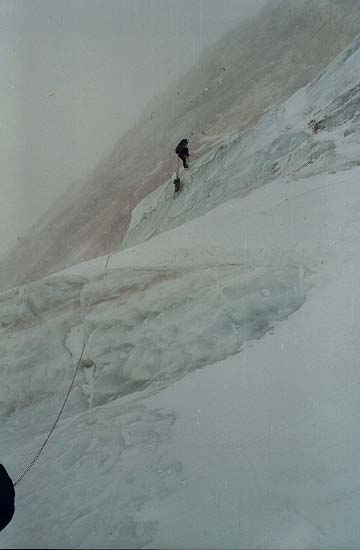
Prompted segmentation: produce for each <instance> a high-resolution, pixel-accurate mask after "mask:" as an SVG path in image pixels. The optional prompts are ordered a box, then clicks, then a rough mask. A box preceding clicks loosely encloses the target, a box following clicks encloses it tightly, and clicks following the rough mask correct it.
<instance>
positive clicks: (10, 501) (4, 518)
mask: <svg viewBox="0 0 360 550" xmlns="http://www.w3.org/2000/svg"><path fill="white" fill-rule="evenodd" d="M14 512H15V489H14V485H13V482H12V481H11V478H10V476H9V474H8V473H7V471H6V470H5V468H4V466H3V465H2V464H0V531H2V530H3V529H4V528H5V527H6V526H7V524H8V523H10V521H11V520H12V517H13V515H14Z"/></svg>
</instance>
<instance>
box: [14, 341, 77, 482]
mask: <svg viewBox="0 0 360 550" xmlns="http://www.w3.org/2000/svg"><path fill="white" fill-rule="evenodd" d="M85 345H86V344H84V345H83V348H82V350H81V354H80V357H79V360H78V363H77V365H76V369H75V372H74V376H73V378H72V381H71V384H70V386H69V389H68V391H67V394H66V396H65V399H64V402H63V404H62V407H61V409H60V411H59V414H58V415H57V417H56V420H55V422H54V424H53V426H52V428H51V430H50V432H49V433H48V435H47V437H46V439H45V441H44V443H43V444H42V445H41V447H40V449H39V450H38V452H37V453H36V455H35V456H34V458H33V459H32V461H31V462H30V464H29V466H28V467H27V468H26V470H24V472H23V473H22V474H21V476H20V477H19V478H18V479H17V480H16V481H15V483H14V487H16V485H18V484H19V483H20V481H21V480H22V479H24V477H25V476H26V474H27V473H28V471H29V470H31V468H32V467H33V466H34V464H35V462H36V461H37V459H38V458H39V456H40V455H41V453H42V452H43V450H44V449H45V447H46V444H47V442H48V441H49V439H50V437H51V435H52V433H53V432H54V430H55V428H56V425H57V423H58V422H59V420H60V417H61V415H62V412H63V410H64V408H65V405H66V402H67V400H68V398H69V395H70V392H71V390H72V388H73V385H74V382H75V378H76V375H77V372H78V370H79V367H80V363H81V359H82V356H83V354H84V350H85Z"/></svg>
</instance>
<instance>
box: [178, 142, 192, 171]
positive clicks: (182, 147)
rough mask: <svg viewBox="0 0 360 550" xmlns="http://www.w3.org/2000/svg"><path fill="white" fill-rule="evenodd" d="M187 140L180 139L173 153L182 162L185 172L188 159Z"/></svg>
mask: <svg viewBox="0 0 360 550" xmlns="http://www.w3.org/2000/svg"><path fill="white" fill-rule="evenodd" d="M188 143H189V140H188V139H182V140H181V141H180V143H179V144H178V145H177V147H176V149H175V153H176V154H177V156H178V157H179V158H180V159H181V160H182V162H183V166H184V168H185V170H187V169H188V168H189V166H188V162H187V161H188V158H189V149H188Z"/></svg>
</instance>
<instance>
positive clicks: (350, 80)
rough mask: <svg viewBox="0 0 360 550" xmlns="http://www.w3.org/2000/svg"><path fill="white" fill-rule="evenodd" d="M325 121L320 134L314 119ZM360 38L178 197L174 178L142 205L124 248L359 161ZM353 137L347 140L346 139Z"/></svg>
mask: <svg viewBox="0 0 360 550" xmlns="http://www.w3.org/2000/svg"><path fill="white" fill-rule="evenodd" d="M313 120H314V121H318V122H319V121H321V128H320V129H319V131H317V132H314V131H313V130H312V128H311V126H312V125H310V126H309V123H311V121H313ZM359 124H360V36H359V37H358V38H357V39H356V40H355V41H354V43H353V44H352V45H351V46H350V47H349V48H348V49H346V50H345V51H344V52H343V53H342V54H340V55H339V56H338V58H337V59H336V60H335V61H334V62H333V63H332V64H331V65H330V66H329V67H328V69H327V70H326V71H325V72H324V73H323V74H322V76H321V77H319V78H318V79H316V80H315V81H313V82H312V83H311V84H309V85H308V86H307V87H305V88H303V89H301V90H299V92H298V93H296V94H295V95H294V96H292V97H291V98H290V99H289V100H288V101H287V102H285V103H284V104H283V105H281V106H280V107H279V108H278V109H276V110H274V111H271V112H269V113H268V114H267V115H265V116H264V117H263V118H261V119H260V121H259V122H258V124H257V125H256V126H255V128H254V129H253V130H250V131H249V132H247V134H246V135H244V136H235V137H231V138H226V139H224V140H223V141H222V142H220V143H219V146H218V148H217V149H216V151H215V152H211V153H208V154H207V155H204V156H203V157H202V158H201V159H200V160H198V161H197V162H195V163H194V164H193V167H192V170H191V173H190V174H185V175H184V176H183V177H182V181H183V189H182V191H181V192H180V193H179V195H178V196H177V197H176V200H175V201H173V192H172V183H171V181H170V182H167V183H166V184H165V185H163V186H162V187H161V188H159V189H158V190H156V191H154V192H153V193H152V194H150V195H149V196H148V197H146V198H145V199H144V200H143V201H142V202H140V203H139V204H138V205H137V207H136V208H135V209H134V211H133V213H132V219H131V223H130V226H129V230H128V232H127V235H126V236H125V239H124V243H123V246H124V247H126V246H131V245H133V244H137V243H139V242H143V241H145V240H146V239H148V238H150V237H152V236H154V235H156V234H159V233H161V232H163V231H166V230H168V229H169V228H172V227H176V226H177V225H180V224H182V223H186V222H187V221H189V220H190V219H193V218H194V217H197V216H200V215H202V214H204V213H205V212H207V211H209V210H211V209H213V208H214V207H216V206H217V205H219V204H221V203H223V202H225V201H227V200H229V199H232V198H235V197H244V196H246V195H247V194H248V193H250V192H252V191H253V190H254V189H256V188H257V187H258V186H261V185H264V184H266V183H268V182H270V181H271V180H273V179H275V178H278V177H283V178H288V179H290V178H291V181H292V182H293V181H298V182H299V185H300V184H301V181H302V179H304V178H307V177H309V176H311V175H315V174H321V173H323V172H326V173H331V172H332V171H334V170H337V171H339V170H347V169H349V168H351V167H352V166H354V165H355V166H356V165H359V163H360V159H359V152H358V130H359ZM344 138H345V139H344Z"/></svg>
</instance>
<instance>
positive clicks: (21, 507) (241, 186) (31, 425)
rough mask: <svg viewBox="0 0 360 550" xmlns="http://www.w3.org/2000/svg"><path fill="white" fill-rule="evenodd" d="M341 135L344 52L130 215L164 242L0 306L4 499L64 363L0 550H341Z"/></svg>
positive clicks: (349, 367)
mask: <svg viewBox="0 0 360 550" xmlns="http://www.w3.org/2000/svg"><path fill="white" fill-rule="evenodd" d="M312 118H315V119H316V120H320V119H321V120H324V121H325V122H324V124H325V129H324V130H323V131H321V132H319V133H317V134H313V133H312V130H311V129H310V128H309V127H308V122H309V121H310V120H311V119H312ZM359 121H360V41H359V40H357V41H355V42H354V43H353V45H352V47H351V48H349V49H347V50H346V51H345V52H344V53H343V54H342V55H341V56H339V57H338V58H337V59H336V60H335V62H334V63H332V64H331V65H330V66H329V68H328V70H327V71H325V72H324V74H323V75H322V76H321V77H319V78H318V79H317V80H316V81H314V82H313V83H312V84H311V85H309V86H308V87H306V88H304V89H302V90H300V91H299V92H298V93H296V94H295V95H294V96H293V97H292V98H291V99H290V100H289V101H288V102H286V103H285V104H284V105H283V106H282V107H280V108H278V109H276V110H275V111H273V112H271V113H269V114H267V115H266V116H265V117H264V118H262V119H261V120H260V121H259V124H258V125H257V127H256V128H255V129H254V131H253V132H249V133H248V134H247V135H246V136H245V137H244V138H243V139H238V138H236V137H233V138H231V139H229V140H228V141H227V142H224V143H223V144H222V148H221V149H220V150H219V151H218V153H216V154H215V155H212V156H211V155H209V156H208V157H207V159H205V160H204V159H203V160H199V162H198V163H197V164H196V163H194V165H193V167H192V171H191V173H190V175H189V177H190V178H192V181H190V180H188V182H187V185H186V186H185V188H184V190H183V192H182V194H181V195H179V197H178V198H177V199H176V200H175V201H170V200H169V201H168V202H170V206H168V209H169V213H168V214H167V217H166V218H165V221H164V222H162V215H163V214H160V213H159V210H158V209H162V208H163V204H164V202H165V199H164V196H165V195H166V193H167V189H166V188H164V189H163V190H160V191H158V193H157V195H155V196H153V197H152V198H150V199H149V200H148V201H146V203H145V204H144V205H143V206H139V208H138V210H137V211H136V212H135V213H134V218H133V226H132V231H133V233H132V238H133V239H134V240H136V238H138V237H139V235H140V233H141V232H142V233H141V234H142V236H143V237H144V236H145V237H146V236H149V235H150V233H151V232H152V233H156V232H159V231H164V230H165V229H166V228H167V227H172V226H174V227H173V228H172V229H171V230H169V231H167V232H162V233H161V234H159V235H157V236H156V237H154V238H152V239H151V240H149V241H148V242H145V243H142V244H139V245H137V246H134V247H132V248H128V249H126V250H122V251H120V252H118V253H116V254H113V255H112V256H109V257H102V258H97V259H96V260H94V261H90V262H87V263H84V264H79V265H77V266H73V267H71V268H69V269H67V270H65V271H63V272H59V273H57V274H56V275H54V276H51V277H48V278H47V279H43V280H41V281H38V282H36V283H32V284H29V285H25V286H22V287H20V288H17V287H16V288H13V289H12V290H9V291H8V292H6V293H3V294H1V295H0V304H1V307H0V327H1V333H0V357H1V366H2V384H1V387H0V412H1V416H2V429H1V431H0V448H1V451H2V453H1V461H2V462H3V463H4V465H5V466H6V467H7V469H8V470H9V472H10V474H11V475H12V477H13V478H14V479H15V478H16V477H17V476H18V475H20V474H21V472H22V470H23V469H24V468H25V467H26V465H27V464H28V462H29V461H30V460H31V458H32V457H33V455H34V453H35V452H36V450H37V448H38V447H39V445H40V444H41V442H42V441H43V439H44V437H45V435H46V433H47V430H48V429H49V427H50V425H51V423H52V421H53V418H55V416H56V414H57V412H58V410H59V408H60V406H61V403H62V400H63V398H64V395H65V393H66V389H67V387H68V384H69V383H70V380H71V376H72V373H73V370H74V366H75V364H76V361H77V358H78V357H79V355H80V351H81V348H82V345H83V343H84V342H86V349H85V361H84V362H83V364H82V367H81V369H80V372H79V375H78V378H77V382H76V386H75V388H74V390H73V392H72V394H71V398H70V401H69V404H68V406H67V408H66V409H65V412H64V415H63V417H62V419H61V422H60V424H59V426H58V428H57V430H56V432H55V433H54V435H53V437H52V439H50V442H49V444H48V446H47V447H46V449H45V451H44V453H43V455H42V456H41V457H40V459H39V461H38V462H37V463H36V464H35V466H34V467H33V469H32V470H31V471H30V473H29V474H28V476H27V477H26V478H25V479H24V480H23V481H22V482H21V484H20V485H19V486H18V488H17V509H16V515H15V518H14V520H13V522H12V523H11V524H10V525H9V527H8V528H7V529H6V530H5V531H4V532H3V533H2V534H1V545H2V547H3V548H18V547H31V548H35V547H40V548H49V547H50V548H74V547H75V548H119V547H126V548H138V547H149V548H151V547H156V548H168V547H187V548H189V547H195V548H215V547H216V548H225V547H226V548H240V547H252V548H254V547H267V548H274V547H277V548H302V547H307V548H314V547H316V548H320V547H321V548H329V547H353V548H356V547H358V545H359V540H360V527H359V521H358V509H359V506H360V484H359V479H360V478H359V461H358V453H359V447H360V437H359V435H360V434H359V427H358V426H359V399H358V391H357V390H358V387H359V383H360V370H359V356H360V343H359V337H358V335H359V330H358V327H359V322H360V292H359V290H360V289H359V286H360V285H359V276H358V274H359V269H360V244H359V231H360V186H359V181H360V166H359V160H358V152H359V142H360V124H359ZM274 164H276V168H274V169H273V172H272V174H271V167H272V166H274ZM244 170H245V171H246V173H245V175H244ZM265 184H266V185H265ZM207 186H208V187H207ZM207 194H210V196H211V194H213V195H212V196H213V197H214V198H213V199H211V201H213V202H210V203H207V201H206V195H207ZM204 197H205V201H204V200H202V199H204ZM225 201H226V202H225ZM220 203H223V204H220ZM214 206H216V208H214ZM210 208H213V209H212V210H210ZM186 209H188V211H189V217H190V218H193V219H192V221H187V220H186V218H185V212H186ZM152 211H153V213H152ZM145 214H147V216H148V217H147V220H145V221H144V217H145ZM153 216H154V217H157V218H156V223H154V222H153ZM185 222H187V223H185ZM162 224H163V225H162ZM180 224H182V225H180ZM179 225H180V226H179ZM175 226H176V227H175ZM129 239H130V233H129Z"/></svg>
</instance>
